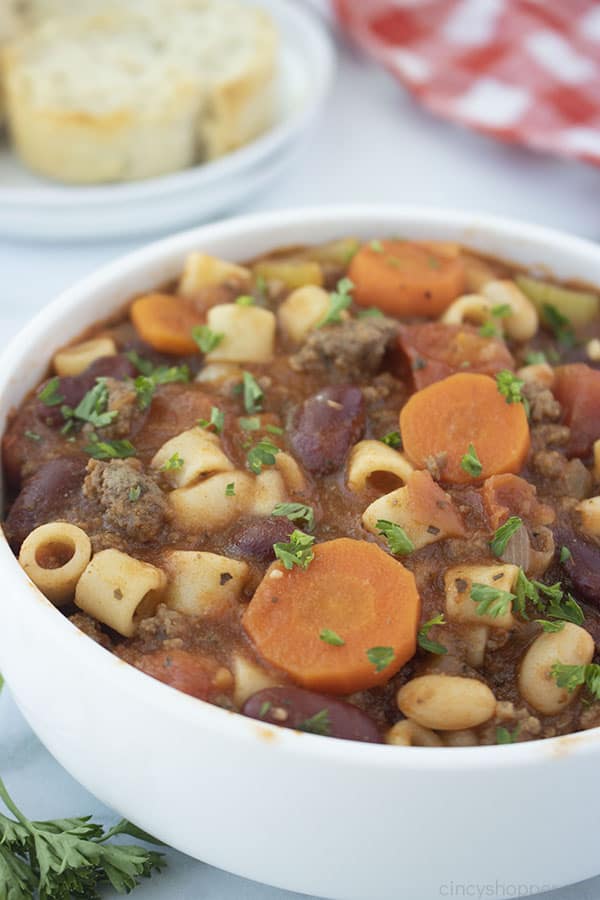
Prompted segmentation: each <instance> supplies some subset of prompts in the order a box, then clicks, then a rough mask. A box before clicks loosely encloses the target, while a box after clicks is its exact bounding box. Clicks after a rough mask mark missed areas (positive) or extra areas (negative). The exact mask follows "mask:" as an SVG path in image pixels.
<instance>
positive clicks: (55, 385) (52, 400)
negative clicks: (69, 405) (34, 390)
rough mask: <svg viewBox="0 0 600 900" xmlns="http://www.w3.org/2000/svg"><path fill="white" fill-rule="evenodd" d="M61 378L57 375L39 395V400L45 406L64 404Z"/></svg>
mask: <svg viewBox="0 0 600 900" xmlns="http://www.w3.org/2000/svg"><path fill="white" fill-rule="evenodd" d="M59 388H60V378H59V377H58V375H55V376H54V378H51V379H50V381H48V382H47V383H46V384H45V385H44V387H43V388H42V390H41V391H40V392H39V394H38V400H41V401H42V403H43V404H44V406H58V405H59V404H60V403H63V402H64V399H65V398H64V397H63V395H62V394H61V392H60V390H59Z"/></svg>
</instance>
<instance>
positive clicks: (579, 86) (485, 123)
mask: <svg viewBox="0 0 600 900" xmlns="http://www.w3.org/2000/svg"><path fill="white" fill-rule="evenodd" d="M333 2H334V4H335V7H336V9H337V13H338V16H339V18H340V20H341V22H342V24H343V25H344V26H345V28H346V29H347V31H348V32H349V33H350V34H351V35H352V37H353V38H354V39H355V40H356V41H357V42H358V43H359V44H361V45H362V46H363V47H364V48H366V49H367V50H368V51H369V52H370V53H371V54H372V55H373V56H374V57H376V58H377V59H378V60H380V61H381V62H382V63H383V64H384V65H385V66H387V67H388V68H389V69H390V70H391V71H392V72H393V73H394V74H396V75H397V77H398V78H399V79H400V80H401V81H402V82H403V83H404V84H405V85H406V86H407V87H408V88H409V89H410V90H411V91H412V92H413V93H414V94H415V95H416V96H417V97H418V99H419V100H420V101H421V102H422V103H423V104H424V105H425V106H427V107H428V108H429V109H430V110H432V111H433V112H434V113H436V114H437V115H440V116H444V117H446V118H448V119H452V120H454V121H456V122H461V123H463V124H464V125H468V126H469V127H471V128H476V129H478V130H479V131H484V132H486V133H487V134H491V135H493V136H495V137H497V138H500V139H502V140H505V141H515V142H519V143H522V144H527V145H528V146H530V147H533V148H535V149H538V150H545V151H549V152H552V153H558V154H561V155H563V156H570V157H575V158H577V159H582V160H586V161H588V162H591V163H594V164H596V165H600V3H598V2H592V0H333Z"/></svg>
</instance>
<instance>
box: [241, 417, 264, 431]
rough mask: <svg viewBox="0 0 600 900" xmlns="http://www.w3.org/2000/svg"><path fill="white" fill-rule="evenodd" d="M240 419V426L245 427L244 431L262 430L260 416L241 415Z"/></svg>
mask: <svg viewBox="0 0 600 900" xmlns="http://www.w3.org/2000/svg"><path fill="white" fill-rule="evenodd" d="M238 421H239V423H240V428H243V430H244V431H259V430H260V419H259V418H258V416H248V417H246V416H240V418H239V419H238Z"/></svg>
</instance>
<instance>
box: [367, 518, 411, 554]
mask: <svg viewBox="0 0 600 900" xmlns="http://www.w3.org/2000/svg"><path fill="white" fill-rule="evenodd" d="M375 527H376V528H377V531H378V532H379V534H381V535H382V536H383V537H384V538H385V539H386V541H387V545H388V547H389V550H390V553H393V554H394V556H407V555H408V554H409V553H412V552H413V550H414V549H415V545H414V544H413V542H412V541H411V539H410V538H409V536H408V535H407V533H406V532H405V530H404V528H401V527H400V525H396V523H395V522H389V521H388V520H387V519H378V520H377V522H376V523H375Z"/></svg>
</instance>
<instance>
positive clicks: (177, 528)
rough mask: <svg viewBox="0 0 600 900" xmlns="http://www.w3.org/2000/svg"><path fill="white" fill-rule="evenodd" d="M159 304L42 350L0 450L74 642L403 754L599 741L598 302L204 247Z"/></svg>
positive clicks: (311, 253) (27, 554)
mask: <svg viewBox="0 0 600 900" xmlns="http://www.w3.org/2000/svg"><path fill="white" fill-rule="evenodd" d="M309 237H310V236H309ZM517 249H518V248H517ZM518 255H519V254H518V252H517V251H516V252H515V257H517V256H518ZM145 288H146V290H145V292H144V293H142V294H140V295H139V296H134V297H130V298H127V297H124V298H123V303H124V311H123V313H122V314H120V315H119V316H117V317H115V319H113V320H111V321H109V322H100V323H99V324H98V326H97V327H96V328H92V329H89V330H88V331H87V332H86V333H85V334H84V335H82V336H81V337H80V338H78V339H77V340H75V341H73V342H72V343H71V344H70V345H68V346H66V347H60V348H59V349H58V350H55V349H54V348H51V350H50V351H49V371H48V373H47V377H46V378H45V379H44V381H43V382H42V383H41V384H40V385H38V386H37V387H36V388H35V390H33V391H32V392H31V393H30V394H29V395H28V396H27V397H26V398H25V399H24V400H23V402H22V403H21V405H20V406H19V408H18V409H16V410H15V412H14V414H13V415H12V417H11V418H10V421H9V423H8V426H7V428H6V432H5V435H4V439H3V463H4V475H5V484H6V491H5V507H6V511H7V512H6V517H5V521H4V530H5V533H6V536H7V539H8V541H9V543H10V545H11V547H12V548H13V550H14V552H15V553H16V554H17V555H18V558H19V562H20V563H21V566H22V567H23V570H24V572H25V573H26V575H27V576H28V577H29V578H30V579H31V581H32V582H33V583H34V584H35V585H36V586H37V588H38V589H39V590H40V591H42V592H43V594H45V595H46V597H47V598H48V599H49V600H50V601H51V602H52V603H53V604H54V605H55V606H57V607H60V611H59V612H56V615H59V614H60V615H64V616H66V617H68V618H69V619H70V620H71V621H72V623H73V625H76V626H77V627H78V628H80V629H81V630H82V631H83V632H85V633H86V634H87V635H88V636H89V637H90V638H92V639H93V640H95V641H97V642H98V643H100V644H101V645H102V646H103V647H105V648H106V649H107V650H108V651H110V652H112V653H114V654H116V655H117V656H118V657H119V659H121V660H123V661H125V662H126V663H129V664H131V665H133V666H136V667H137V668H138V669H139V670H140V671H141V672H144V673H146V675H148V676H151V677H153V678H155V679H158V680H160V681H163V682H164V683H166V684H168V685H170V686H172V687H174V688H177V689H178V690H180V691H184V692H186V693H187V694H189V695H190V696H191V697H193V698H198V699H200V700H205V701H208V702H210V703H214V704H217V705H219V706H221V707H223V708H225V709H227V710H229V711H233V712H239V713H241V714H243V715H246V716H250V717H253V718H255V719H258V720H259V721H260V723H268V724H269V725H270V726H277V725H280V726H282V727H288V728H296V729H298V730H300V731H304V732H315V733H317V734H319V735H321V736H323V735H325V736H330V737H337V738H345V739H350V740H360V741H368V742H380V743H387V744H388V745H389V751H388V752H391V753H393V754H394V753H403V752H408V753H410V752H411V751H410V750H407V751H405V750H404V749H403V748H407V747H408V748H410V747H422V748H428V749H427V752H429V748H431V749H432V751H433V750H435V752H437V753H439V752H444V753H446V752H448V753H450V752H452V749H453V748H456V747H470V746H478V745H486V744H495V743H514V742H520V741H529V740H537V739H540V738H544V737H550V736H555V735H562V734H567V733H570V732H576V731H581V730H583V729H587V728H591V727H594V726H600V655H598V653H597V650H596V644H595V636H596V635H598V634H600V601H599V598H600V492H599V487H600V349H599V348H600V293H599V291H598V290H597V289H596V288H594V287H587V286H578V285H576V284H560V283H558V282H555V281H552V280H548V279H547V278H540V277H539V272H532V273H529V272H525V271H520V270H518V269H517V268H516V267H515V266H514V265H511V264H508V263H505V262H502V261H499V260H496V259H492V258H488V257H484V256H482V255H481V254H479V253H477V252H474V251H473V250H471V249H469V248H468V247H462V246H461V245H460V244H458V243H456V242H454V241H436V240H427V239H426V238H423V237H421V239H419V240H412V239H411V236H410V234H408V235H405V236H403V237H394V236H389V235H377V234H375V235H365V234H363V235H361V236H360V237H357V236H341V237H339V238H337V237H336V238H335V239H334V240H332V241H329V242H328V243H325V244H320V245H317V246H301V245H294V246H289V247H283V248H279V249H274V250H273V251H272V252H271V253H267V254H264V255H262V256H261V257H259V258H257V259H247V260H225V259H221V258H219V257H216V256H212V255H209V254H207V253H205V252H204V248H202V247H198V248H197V249H196V250H195V251H194V252H192V253H190V254H189V255H188V257H187V258H186V259H185V261H184V263H183V266H182V272H181V274H180V276H179V277H178V278H175V279H174V280H173V281H172V282H171V283H162V284H159V285H156V287H155V288H154V289H151V286H150V285H145ZM126 304H128V305H126ZM53 351H54V352H53ZM52 353H53V355H52ZM52 614H54V613H52ZM73 677H77V673H76V672H74V673H73ZM259 727H261V726H259ZM392 748H394V749H392Z"/></svg>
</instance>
